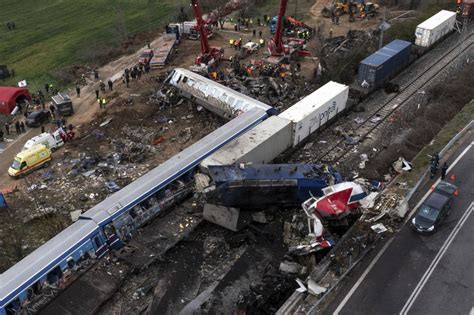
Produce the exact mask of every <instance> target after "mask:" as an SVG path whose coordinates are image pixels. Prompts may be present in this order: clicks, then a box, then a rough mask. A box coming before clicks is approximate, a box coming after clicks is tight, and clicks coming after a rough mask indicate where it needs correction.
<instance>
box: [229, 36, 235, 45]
mask: <svg viewBox="0 0 474 315" xmlns="http://www.w3.org/2000/svg"><path fill="white" fill-rule="evenodd" d="M234 42H235V40H233V39H232V38H231V39H229V45H230V47H234Z"/></svg>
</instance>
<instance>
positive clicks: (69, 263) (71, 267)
mask: <svg viewBox="0 0 474 315" xmlns="http://www.w3.org/2000/svg"><path fill="white" fill-rule="evenodd" d="M75 265H76V262H75V261H74V258H72V257H69V258H68V259H67V266H68V267H69V269H73V268H74V266H75Z"/></svg>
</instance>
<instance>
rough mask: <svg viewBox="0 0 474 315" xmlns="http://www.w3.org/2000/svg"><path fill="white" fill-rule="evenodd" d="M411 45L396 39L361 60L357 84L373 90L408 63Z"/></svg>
mask: <svg viewBox="0 0 474 315" xmlns="http://www.w3.org/2000/svg"><path fill="white" fill-rule="evenodd" d="M411 46H412V43H410V42H407V41H404V40H400V39H396V40H394V41H392V42H391V43H389V44H387V45H386V46H384V47H382V48H381V49H379V50H378V51H376V52H375V53H373V54H372V55H370V56H369V57H367V58H365V59H364V60H362V61H361V62H360V64H359V72H358V82H359V84H361V85H362V86H364V85H365V86H366V87H367V86H368V89H369V90H374V89H376V88H378V87H380V86H382V85H383V84H384V83H385V82H387V81H388V80H390V79H391V78H393V77H394V76H395V75H396V74H397V73H399V72H400V71H401V70H402V69H404V68H405V67H406V66H407V65H408V64H409V62H410V49H411ZM364 81H365V82H364Z"/></svg>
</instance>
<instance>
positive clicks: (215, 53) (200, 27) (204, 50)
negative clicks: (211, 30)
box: [191, 0, 224, 66]
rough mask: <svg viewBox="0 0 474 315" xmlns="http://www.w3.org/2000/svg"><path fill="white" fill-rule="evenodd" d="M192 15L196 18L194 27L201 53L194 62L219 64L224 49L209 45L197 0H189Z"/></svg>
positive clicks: (210, 64)
mask: <svg viewBox="0 0 474 315" xmlns="http://www.w3.org/2000/svg"><path fill="white" fill-rule="evenodd" d="M191 5H192V7H193V12H194V17H195V18H196V27H197V31H198V32H199V36H200V38H201V55H200V56H198V57H196V60H195V64H197V65H200V64H206V65H208V66H212V65H217V64H219V62H220V60H221V58H222V56H223V54H224V51H223V49H222V48H217V47H211V46H210V45H209V40H208V38H207V30H206V28H205V27H206V23H205V22H204V20H203V19H202V15H201V7H200V5H199V0H191Z"/></svg>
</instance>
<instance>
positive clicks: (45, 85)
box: [44, 83, 49, 93]
mask: <svg viewBox="0 0 474 315" xmlns="http://www.w3.org/2000/svg"><path fill="white" fill-rule="evenodd" d="M44 90H45V91H46V93H48V92H49V84H48V83H45V84H44Z"/></svg>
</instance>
